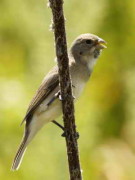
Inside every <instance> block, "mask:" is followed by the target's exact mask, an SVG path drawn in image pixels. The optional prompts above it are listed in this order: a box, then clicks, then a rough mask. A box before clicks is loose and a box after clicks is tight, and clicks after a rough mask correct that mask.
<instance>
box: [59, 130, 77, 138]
mask: <svg viewBox="0 0 135 180" xmlns="http://www.w3.org/2000/svg"><path fill="white" fill-rule="evenodd" d="M68 135H69V133H68V132H67V131H64V133H62V135H61V136H62V137H68ZM79 137H80V135H79V133H78V132H76V133H75V134H74V138H75V139H79Z"/></svg>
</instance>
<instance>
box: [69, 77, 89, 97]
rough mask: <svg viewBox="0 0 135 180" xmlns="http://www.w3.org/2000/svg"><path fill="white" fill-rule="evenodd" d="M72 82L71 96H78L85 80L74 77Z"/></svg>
mask: <svg viewBox="0 0 135 180" xmlns="http://www.w3.org/2000/svg"><path fill="white" fill-rule="evenodd" d="M72 84H73V96H75V98H78V97H79V96H80V95H81V93H82V91H83V89H84V86H85V84H86V83H85V82H83V81H81V80H80V79H76V80H75V81H73V82H72Z"/></svg>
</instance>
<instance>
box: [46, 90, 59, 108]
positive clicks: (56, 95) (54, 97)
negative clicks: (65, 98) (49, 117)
mask: <svg viewBox="0 0 135 180" xmlns="http://www.w3.org/2000/svg"><path fill="white" fill-rule="evenodd" d="M57 98H60V91H58V92H57V93H56V94H55V95H54V96H53V97H52V99H51V100H50V101H49V102H48V103H47V106H50V105H51V104H52V103H53V101H54V100H55V99H57Z"/></svg>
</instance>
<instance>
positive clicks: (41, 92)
mask: <svg viewBox="0 0 135 180" xmlns="http://www.w3.org/2000/svg"><path fill="white" fill-rule="evenodd" d="M58 84H59V77H58V68H57V66H55V67H54V68H53V69H52V70H51V71H50V72H49V73H48V74H47V76H46V77H45V78H44V80H43V82H42V84H41V85H40V87H39V89H38V90H37V92H36V95H35V96H34V98H33V99H32V101H31V102H30V105H29V107H28V110H27V113H26V116H25V118H24V119H23V121H22V123H23V122H24V121H25V120H26V121H27V120H28V119H29V118H31V117H32V115H33V113H34V111H35V110H36V108H37V107H38V106H39V105H40V104H41V103H42V102H43V101H44V100H45V98H46V97H48V95H49V94H50V93H51V92H52V91H53V90H54V89H55V88H56V87H57V86H58ZM22 123H21V124H22Z"/></svg>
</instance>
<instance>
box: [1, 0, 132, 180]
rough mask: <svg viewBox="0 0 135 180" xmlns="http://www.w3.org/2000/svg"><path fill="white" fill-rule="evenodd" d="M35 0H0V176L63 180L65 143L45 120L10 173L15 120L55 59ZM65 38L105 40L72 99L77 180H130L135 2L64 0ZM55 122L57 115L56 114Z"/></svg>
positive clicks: (42, 7)
mask: <svg viewBox="0 0 135 180" xmlns="http://www.w3.org/2000/svg"><path fill="white" fill-rule="evenodd" d="M46 4H47V2H46V1H43V0H40V1H37V0H23V1H22V0H14V1H10V0H1V1H0V12H1V16H0V179H5V180H18V179H20V180H28V179H32V180H38V179H47V180H48V179H49V180H54V179H55V180H66V179H68V166H67V158H66V148H65V141H64V139H63V138H61V136H60V135H61V133H62V132H61V130H60V129H58V128H57V127H55V126H54V125H53V124H51V123H50V124H48V125H47V126H46V127H44V128H43V129H42V130H41V131H40V132H39V133H38V135H37V136H36V138H35V139H34V140H33V142H32V143H31V145H30V146H29V148H28V150H27V152H26V154H25V157H24V160H23V163H22V165H21V168H20V169H19V171H17V172H11V171H10V167H11V162H12V160H13V157H14V155H15V151H16V149H17V147H18V144H19V142H20V139H21V137H22V133H23V128H22V127H21V128H20V126H19V124H20V122H21V120H22V119H23V117H24V115H25V112H26V109H27V106H28V104H29V102H30V100H31V98H32V96H33V94H34V92H35V91H36V89H37V87H38V86H39V84H40V82H41V80H42V79H43V77H44V75H45V74H46V73H47V72H48V71H49V69H50V68H51V67H52V66H53V65H54V64H55V62H54V61H53V59H54V57H55V51H54V40H53V34H52V32H50V31H49V25H50V22H51V17H52V15H51V10H50V9H49V8H47V5H46ZM64 8H65V16H66V29H67V39H68V44H69V45H70V44H71V42H72V41H73V40H74V38H76V37H77V36H78V35H79V34H82V33H87V32H90V33H94V34H97V35H99V36H100V37H102V38H103V39H105V40H106V41H107V42H108V49H107V50H104V52H103V54H102V56H101V58H100V60H99V61H98V63H97V65H96V67H95V69H94V72H93V74H92V77H91V79H90V81H89V82H88V84H87V86H86V88H85V90H84V93H83V95H82V96H81V98H80V100H79V101H78V102H77V104H76V121H77V127H78V130H79V132H80V139H79V147H80V158H81V164H82V169H83V176H84V179H85V180H90V179H92V180H134V179H135V153H134V151H135V45H134V42H135V33H134V31H135V13H134V11H135V1H128V0H123V1H122V0H120V1H117V0H101V1H99V0H91V1H87V0H79V1H78V0H74V1H65V4H64ZM59 120H60V122H61V123H62V121H61V118H59Z"/></svg>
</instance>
